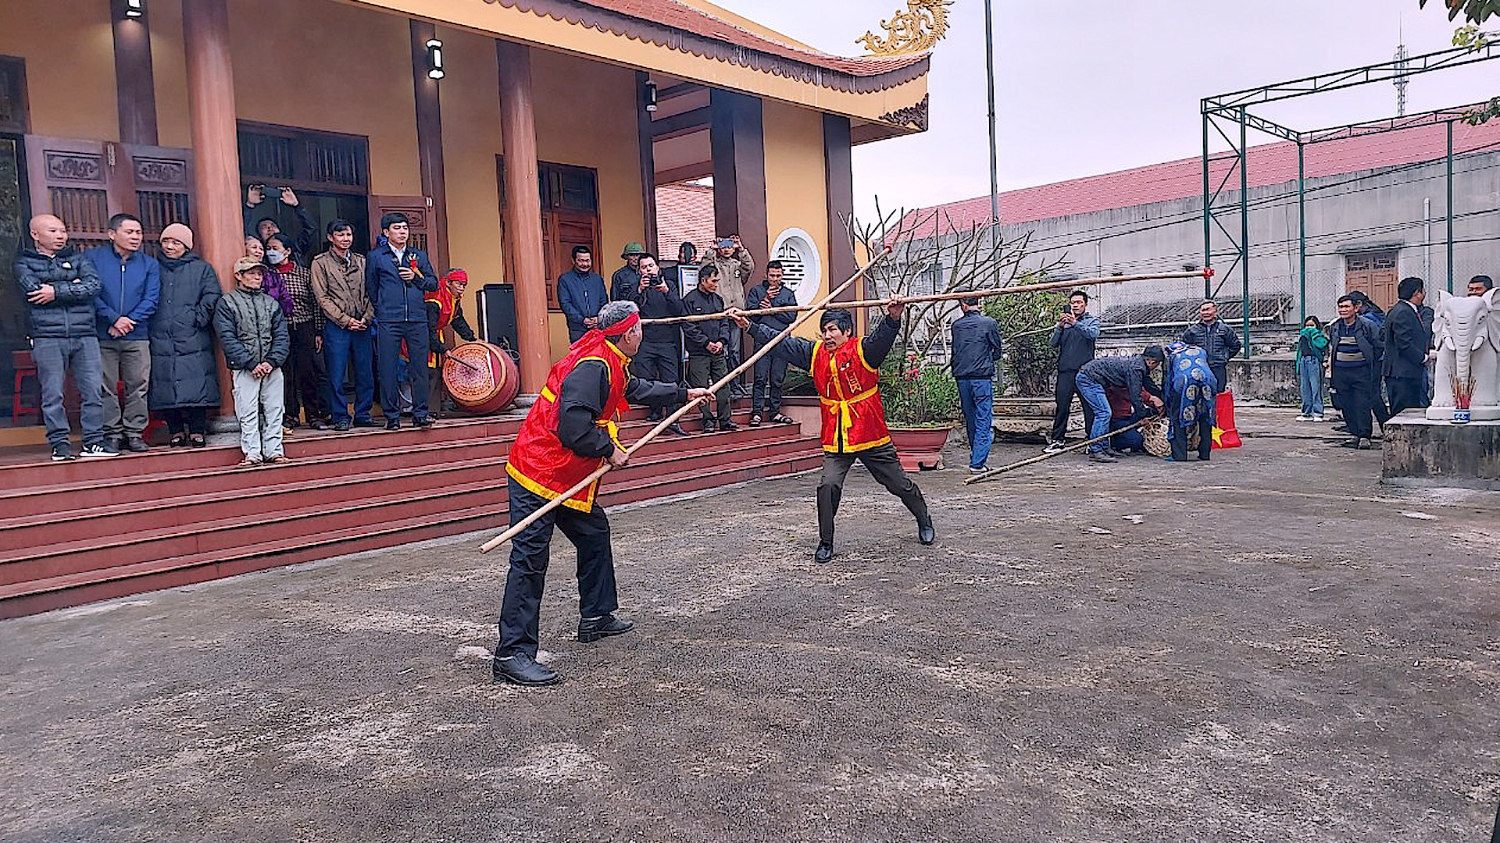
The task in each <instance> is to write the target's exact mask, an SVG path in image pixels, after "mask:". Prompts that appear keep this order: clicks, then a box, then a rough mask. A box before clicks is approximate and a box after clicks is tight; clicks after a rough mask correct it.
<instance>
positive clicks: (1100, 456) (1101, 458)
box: [1089, 451, 1119, 462]
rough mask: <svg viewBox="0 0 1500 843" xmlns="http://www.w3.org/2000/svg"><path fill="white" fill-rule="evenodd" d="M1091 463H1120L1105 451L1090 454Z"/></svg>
mask: <svg viewBox="0 0 1500 843" xmlns="http://www.w3.org/2000/svg"><path fill="white" fill-rule="evenodd" d="M1089 462H1119V460H1117V459H1115V458H1114V457H1112V456H1110V455H1109V454H1107V453H1105V452H1104V451H1095V452H1093V453H1091V454H1089Z"/></svg>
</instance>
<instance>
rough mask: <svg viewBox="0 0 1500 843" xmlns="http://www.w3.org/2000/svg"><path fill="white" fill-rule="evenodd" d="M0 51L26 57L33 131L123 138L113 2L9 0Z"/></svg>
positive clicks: (0, 9) (3, 8)
mask: <svg viewBox="0 0 1500 843" xmlns="http://www.w3.org/2000/svg"><path fill="white" fill-rule="evenodd" d="M0 54H4V55H7V56H19V57H21V58H23V59H25V60H26V88H27V90H28V93H29V99H30V105H31V131H32V133H33V134H37V135H53V136H57V137H66V138H95V139H98V140H119V139H120V118H119V107H118V105H117V104H116V96H115V54H114V36H113V34H112V33H111V29H110V19H109V4H108V3H105V2H101V0H27V2H18V0H5V1H4V2H3V3H0Z"/></svg>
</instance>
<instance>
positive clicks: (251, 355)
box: [214, 257, 292, 468]
mask: <svg viewBox="0 0 1500 843" xmlns="http://www.w3.org/2000/svg"><path fill="white" fill-rule="evenodd" d="M265 272H266V268H265V267H264V266H262V265H261V263H260V261H258V260H256V259H255V258H251V257H244V258H240V259H239V260H237V261H235V262H234V282H235V288H234V289H233V290H230V291H229V292H228V293H226V294H225V295H224V297H223V298H221V299H219V304H218V306H217V307H215V308H214V331H215V332H216V333H218V335H219V342H220V343H222V344H223V346H224V363H225V364H226V365H228V366H229V371H230V373H231V374H232V375H233V377H234V413H235V415H236V416H238V417H239V422H240V451H241V452H242V453H243V454H244V459H242V460H241V461H240V467H242V468H249V467H251V466H255V465H259V464H260V463H262V462H266V463H284V462H286V461H287V458H286V454H285V452H284V451H283V449H282V441H281V433H282V427H281V422H282V417H283V416H284V415H285V413H286V392H285V387H284V383H285V380H284V379H283V377H282V374H281V367H282V366H283V365H284V364H285V363H286V358H287V355H288V354H290V353H291V350H292V339H291V332H290V331H289V330H288V328H287V324H286V314H285V313H283V312H282V310H281V305H280V304H279V303H278V302H277V301H276V300H275V299H273V298H271V297H270V296H269V295H267V294H266V293H265V292H264V291H263V290H262V289H261V284H262V282H263V281H264V279H265Z"/></svg>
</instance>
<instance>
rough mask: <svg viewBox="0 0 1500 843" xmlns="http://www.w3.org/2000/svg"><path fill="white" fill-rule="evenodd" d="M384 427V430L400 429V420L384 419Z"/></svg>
mask: <svg viewBox="0 0 1500 843" xmlns="http://www.w3.org/2000/svg"><path fill="white" fill-rule="evenodd" d="M385 429H386V430H400V429H401V420H400V419H394V418H392V419H386V420H385Z"/></svg>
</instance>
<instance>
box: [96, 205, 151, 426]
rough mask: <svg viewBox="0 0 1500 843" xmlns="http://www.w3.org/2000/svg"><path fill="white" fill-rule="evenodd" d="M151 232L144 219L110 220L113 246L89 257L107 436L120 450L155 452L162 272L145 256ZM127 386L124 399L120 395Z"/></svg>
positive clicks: (123, 216) (119, 216) (121, 217)
mask: <svg viewBox="0 0 1500 843" xmlns="http://www.w3.org/2000/svg"><path fill="white" fill-rule="evenodd" d="M145 236H146V233H145V230H144V229H143V228H142V227H141V221H140V219H139V218H137V217H134V216H131V215H130V214H115V215H114V216H112V217H110V218H109V243H108V244H107V245H104V246H100V247H99V248H97V249H90V250H88V252H86V253H84V257H86V258H88V259H89V261H90V262H92V263H93V264H94V270H95V271H96V272H98V273H99V298H98V299H96V300H95V302H94V310H95V312H96V313H97V315H98V320H97V322H98V325H97V327H98V336H99V360H100V362H101V364H102V368H103V372H104V376H103V382H102V384H101V387H100V388H101V390H102V392H103V398H104V435H105V437H106V438H108V439H110V440H112V444H113V445H114V447H115V448H116V449H124V448H129V449H130V450H132V451H137V452H140V451H149V450H150V448H149V447H148V446H147V445H146V440H145V439H143V438H142V435H143V434H144V433H145V432H146V422H147V421H148V420H149V419H148V417H147V402H146V399H147V390H148V389H149V387H150V385H151V333H150V332H151V325H150V322H151V314H153V313H155V312H156V305H157V302H158V301H160V299H161V267H160V266H159V265H157V263H156V259H155V258H152V257H148V256H147V255H145V254H143V253H142V252H141V243H142V242H143V241H144V240H145ZM116 384H124V387H125V393H124V396H123V398H117V397H116V394H115V387H116Z"/></svg>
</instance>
